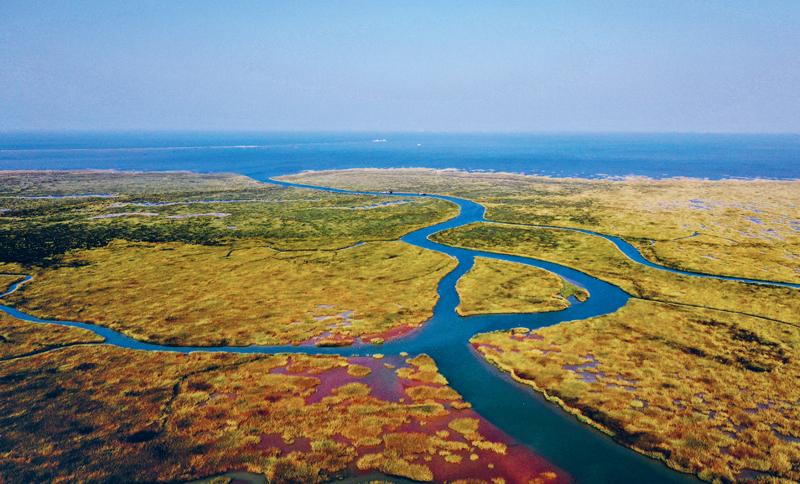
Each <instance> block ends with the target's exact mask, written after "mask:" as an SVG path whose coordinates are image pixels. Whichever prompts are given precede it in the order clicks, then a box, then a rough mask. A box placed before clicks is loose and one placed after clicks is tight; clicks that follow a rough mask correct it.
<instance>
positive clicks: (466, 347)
mask: <svg viewBox="0 0 800 484" xmlns="http://www.w3.org/2000/svg"><path fill="white" fill-rule="evenodd" d="M270 182H272V183H276V184H279V185H283V186H287V187H296V188H307V189H313V190H325V191H329V192H335V193H350V194H362V195H380V196H387V195H393V196H399V197H404V198H413V197H433V198H438V199H442V200H447V201H449V202H452V203H454V204H456V205H458V207H459V208H460V212H459V214H458V215H457V216H456V217H454V218H452V219H449V220H447V221H444V222H441V223H438V224H435V225H432V226H429V227H425V228H422V229H419V230H416V231H413V232H411V233H409V234H406V235H405V236H403V237H402V238H401V240H402V241H404V242H406V243H409V244H412V245H415V246H418V247H422V248H425V249H430V250H435V251H438V252H442V253H444V254H447V255H449V256H451V257H454V258H456V259H457V260H458V266H457V267H456V268H455V269H453V270H452V271H451V272H450V273H449V274H447V275H446V276H445V277H444V278H443V279H442V280H441V281H440V282H439V287H438V292H439V300H438V301H437V303H436V306H435V307H434V310H433V316H432V317H431V318H430V320H428V321H427V322H426V323H425V324H424V325H423V326H422V327H421V328H420V329H418V330H416V331H414V332H412V333H410V334H409V335H407V336H405V337H402V338H399V339H396V340H392V341H389V342H387V343H385V344H383V345H381V346H370V345H368V346H353V347H340V348H323V347H307V346H288V345H287V346H247V347H195V346H164V345H158V344H151V343H145V342H141V341H137V340H135V339H132V338H129V337H127V336H125V335H123V334H121V333H118V332H116V331H113V330H111V329H109V328H105V327H102V326H96V325H92V324H87V323H81V322H74V321H53V320H45V319H40V318H37V317H35V316H32V315H29V314H26V313H24V312H22V311H20V310H18V309H16V308H14V307H11V306H0V310H2V311H3V312H5V313H7V314H9V315H11V316H13V317H16V318H18V319H21V320H25V321H30V322H33V323H53V324H59V325H62V326H72V327H78V328H84V329H88V330H90V331H93V332H94V333H96V334H98V335H100V336H102V337H104V338H105V344H110V345H114V346H119V347H122V348H129V349H134V350H143V351H171V352H181V353H189V352H194V351H207V352H229V353H263V354H274V353H287V352H289V353H309V354H338V355H343V356H353V355H366V354H370V353H375V352H380V353H383V354H388V355H391V354H398V353H400V352H403V351H405V352H407V353H410V354H419V353H427V354H428V355H430V356H431V357H433V358H434V360H435V361H436V363H437V365H438V366H439V370H440V371H441V373H442V374H443V375H444V376H445V377H446V378H447V380H448V382H449V383H450V386H451V387H452V388H454V389H455V390H456V391H458V392H459V393H460V394H461V395H462V396H463V397H464V400H465V401H468V402H470V403H471V404H472V405H473V408H474V409H475V410H476V411H477V412H478V413H479V414H481V415H482V416H483V417H484V418H486V419H487V420H488V421H490V422H491V423H492V424H494V425H496V426H497V427H499V428H500V429H502V430H503V431H505V432H506V433H508V434H509V435H510V436H512V437H513V438H515V439H516V440H517V441H519V442H521V443H522V444H524V445H527V446H529V447H531V448H532V449H533V450H534V451H535V452H536V453H537V454H539V455H541V456H542V457H544V458H545V459H547V460H549V461H551V462H552V463H553V464H555V465H557V466H559V467H561V468H562V469H564V470H566V471H567V472H568V473H569V474H571V475H572V476H573V477H574V478H575V480H576V481H578V482H587V483H588V482H592V483H595V482H648V483H660V482H684V481H692V480H694V478H693V477H692V476H688V475H685V474H681V473H678V472H675V471H673V470H671V469H669V468H667V467H666V466H665V465H663V464H662V463H660V462H658V461H655V460H653V459H650V458H647V457H645V456H643V455H640V454H638V453H636V452H633V451H631V450H629V449H627V448H625V447H623V446H621V445H618V444H616V443H614V442H613V440H612V439H611V438H610V437H608V436H606V435H604V434H602V433H600V432H599V431H597V430H595V429H593V428H592V427H589V426H587V425H584V424H582V423H580V422H579V421H578V420H577V419H575V418H574V417H572V416H571V415H568V414H567V413H565V412H563V411H562V410H561V409H559V408H558V407H557V406H555V405H554V404H551V403H549V402H547V401H546V400H545V399H544V398H543V397H542V396H541V395H539V394H538V393H536V392H534V391H533V390H532V389H531V388H529V387H526V386H524V385H522V384H519V383H517V382H515V381H513V380H512V379H511V378H509V377H508V376H507V375H506V374H504V373H503V372H501V371H499V370H497V369H495V368H494V367H491V366H490V365H488V364H486V363H485V362H484V360H483V359H482V358H481V357H480V355H478V354H477V353H476V352H475V351H474V350H473V349H472V347H471V346H470V344H469V339H470V338H471V337H472V336H474V335H475V334H478V333H482V332H487V331H496V330H502V329H509V328H515V327H526V328H531V329H534V328H541V327H545V326H550V325H553V324H557V323H561V322H564V321H572V320H579V319H585V318H590V317H594V316H601V315H604V314H609V313H612V312H614V311H616V310H617V309H619V308H620V307H622V306H623V305H624V304H625V303H626V302H627V301H628V295H627V294H626V293H625V292H623V291H622V290H621V289H620V288H618V287H616V286H614V285H612V284H609V283H607V282H604V281H601V280H599V279H596V278H594V277H591V276H589V275H587V274H585V273H583V272H580V271H577V270H575V269H571V268H569V267H566V266H562V265H559V264H555V263H551V262H546V261H541V260H537V259H534V258H529V257H521V256H513V255H505V254H498V253H492V252H485V251H479V250H470V249H463V248H456V247H451V246H447V245H442V244H439V243H436V242H433V241H431V240H430V239H429V237H430V236H431V235H432V234H434V233H436V232H439V231H442V230H447V229H451V228H455V227H460V226H462V225H466V224H469V223H475V222H485V221H486V220H485V218H484V212H485V210H484V207H483V206H481V205H479V204H478V203H475V202H473V201H470V200H464V199H460V198H455V197H448V196H440V195H424V194H414V193H393V194H387V193H377V192H354V191H348V190H340V189H333V188H325V187H317V186H311V185H302V184H294V183H288V182H284V181H279V180H270ZM551 228H558V227H551ZM559 229H561V228H559ZM581 231H582V232H587V233H591V234H592V235H597V236H601V237H604V238H606V239H608V240H610V241H612V242H613V243H614V244H615V245H616V246H617V247H618V248H619V249H620V250H621V251H622V252H623V253H625V254H626V255H628V256H629V257H630V258H631V259H633V260H634V261H636V262H639V263H642V264H646V265H648V266H651V267H656V268H659V269H663V270H670V271H673V272H679V273H682V274H687V275H692V276H699V277H716V278H719V279H729V280H737V281H742V282H750V283H759V284H776V285H783V286H789V287H795V288H800V284H789V283H772V282H769V281H756V280H748V279H739V278H733V277H725V276H713V275H709V274H700V273H694V272H686V271H678V270H674V269H670V268H666V267H663V266H659V265H657V264H654V263H652V262H650V261H648V260H647V259H645V258H644V257H643V256H642V255H641V253H639V251H638V250H636V248H635V247H633V246H631V245H630V244H628V243H627V242H625V241H624V240H622V239H618V238H615V237H611V236H606V235H604V234H597V233H594V232H589V231H583V230H581ZM476 256H481V257H488V258H493V259H500V260H505V261H511V262H516V263H520V264H526V265H530V266H535V267H539V268H542V269H545V270H548V271H551V272H553V273H555V274H558V275H559V276H561V277H563V278H564V279H566V280H568V281H569V282H571V283H573V284H575V285H577V286H580V287H583V288H584V289H586V290H588V291H589V294H591V297H590V298H589V299H588V300H587V301H586V302H583V303H578V302H577V301H574V300H573V301H572V302H573V304H572V305H571V306H570V307H569V308H567V309H565V310H563V311H558V312H549V313H535V314H492V315H476V316H466V317H463V316H459V315H458V314H457V313H456V311H455V309H456V307H457V306H458V303H459V298H458V294H457V292H456V289H455V287H456V282H457V281H458V279H459V278H460V277H461V276H463V275H464V274H465V273H466V272H467V271H469V269H470V268H471V267H472V265H473V264H474V261H475V257H476ZM28 281H30V277H29V276H28V277H26V278H25V279H23V280H22V281H19V282H17V283H15V284H13V285H11V286H10V287H9V288H8V290H7V291H6V292H5V293H4V294H1V295H0V298H2V297H5V296H7V295H8V294H10V293H12V292H14V291H16V290H18V289H19V288H20V287H21V286H22V285H23V284H25V283H27V282H28Z"/></svg>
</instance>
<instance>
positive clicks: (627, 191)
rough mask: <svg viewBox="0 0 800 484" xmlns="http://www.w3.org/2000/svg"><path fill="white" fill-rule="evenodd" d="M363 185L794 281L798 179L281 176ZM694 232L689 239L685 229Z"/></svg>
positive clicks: (370, 172)
mask: <svg viewBox="0 0 800 484" xmlns="http://www.w3.org/2000/svg"><path fill="white" fill-rule="evenodd" d="M286 178H287V179H291V180H295V181H301V182H304V183H312V184H320V185H326V186H336V187H340V188H351V187H352V188H358V189H371V190H389V189H392V190H395V191H414V192H420V191H422V192H427V193H446V194H453V195H457V196H463V197H466V198H470V199H473V200H475V201H478V202H480V203H482V204H483V205H485V206H486V207H487V218H489V219H491V220H496V221H503V222H513V223H532V224H545V225H561V226H568V227H579V228H586V229H591V230H595V231H598V232H603V233H609V234H612V235H618V236H621V237H625V238H627V239H629V240H630V241H631V242H633V243H635V244H636V245H638V246H639V247H640V248H641V249H642V250H643V251H644V253H645V254H646V255H647V256H648V257H650V258H651V259H653V260H656V261H659V262H662V263H664V264H667V265H671V266H674V267H678V268H683V269H689V270H695V271H701V272H710V273H718V274H727V275H734V276H740V277H749V278H756V279H772V280H785V281H790V282H800V181H774V180H721V181H708V180H695V179H666V180H652V179H647V178H626V179H623V180H586V179H570V178H565V179H558V178H547V177H537V176H524V175H515V174H507V173H505V174H504V173H465V172H458V171H454V170H424V169H397V170H376V169H364V170H345V171H323V172H311V173H303V174H300V175H295V176H291V177H286ZM695 232H696V233H698V234H700V235H699V236H697V237H690V236H691V235H692V234H694V233H695Z"/></svg>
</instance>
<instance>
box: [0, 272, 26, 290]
mask: <svg viewBox="0 0 800 484" xmlns="http://www.w3.org/2000/svg"><path fill="white" fill-rule="evenodd" d="M23 278H24V276H22V275H19V274H0V293H4V292H6V291H7V290H8V289H9V287H10V286H11V285H12V284H14V283H15V282H19V281H21V280H22V279H23Z"/></svg>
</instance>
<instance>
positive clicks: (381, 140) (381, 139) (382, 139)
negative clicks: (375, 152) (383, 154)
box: [372, 138, 386, 143]
mask: <svg viewBox="0 0 800 484" xmlns="http://www.w3.org/2000/svg"><path fill="white" fill-rule="evenodd" d="M372 142H373V143H386V138H378V139H374V140H372Z"/></svg>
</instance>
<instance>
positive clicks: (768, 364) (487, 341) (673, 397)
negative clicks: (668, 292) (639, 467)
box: [472, 300, 800, 481]
mask: <svg viewBox="0 0 800 484" xmlns="http://www.w3.org/2000/svg"><path fill="white" fill-rule="evenodd" d="M472 343H473V344H474V345H475V346H476V348H477V349H478V351H479V352H480V353H481V354H482V355H483V356H484V357H485V358H487V359H488V360H489V361H490V362H492V363H494V364H495V365H497V366H498V367H500V368H501V369H503V370H504V371H507V372H509V373H510V374H511V375H512V376H514V377H515V379H517V380H518V381H521V382H523V383H526V384H528V385H531V386H532V387H534V388H536V389H537V390H539V391H542V392H544V393H545V394H546V395H547V396H548V397H549V398H550V399H551V400H553V401H555V402H557V403H558V404H560V405H561V406H563V407H564V408H565V409H567V410H569V411H571V412H573V413H575V414H576V415H579V416H580V417H581V418H582V419H584V420H585V421H587V422H589V423H591V424H593V425H595V426H597V427H598V428H601V429H603V430H604V431H606V432H608V433H610V434H611V435H613V436H614V438H615V439H617V440H618V441H619V442H620V443H622V444H625V445H628V446H630V447H633V448H634V449H637V450H639V451H641V452H643V453H646V454H649V455H652V456H654V457H658V458H660V459H663V460H665V461H666V462H667V463H668V464H669V465H671V466H673V467H675V468H677V469H681V470H684V471H690V472H694V473H698V474H699V475H700V476H701V477H702V478H704V479H708V480H715V479H724V480H735V479H742V478H744V477H745V476H747V475H762V476H764V477H768V476H773V477H775V478H778V479H783V480H786V481H796V480H797V479H800V471H798V463H799V462H800V445H798V442H800V440H799V439H800V418H798V417H800V415H799V414H798V410H797V402H798V399H800V387H798V385H797V381H798V379H800V329H798V328H797V327H794V326H789V325H783V324H777V323H775V322H772V321H767V320H763V319H760V318H754V317H748V316H742V315H737V314H732V313H727V312H719V311H713V310H708V309H698V308H687V307H684V306H677V305H672V304H665V303H656V302H650V301H643V300H632V301H631V302H630V303H629V304H628V305H627V306H625V307H624V308H623V309H622V310H620V311H619V312H617V313H614V314H611V315H607V316H602V317H598V318H593V319H589V320H585V321H575V322H571V323H563V324H561V325H558V326H555V327H551V328H546V329H540V330H535V331H531V332H528V331H527V330H515V331H506V332H497V333H489V334H482V335H479V336H476V337H474V338H473V339H472Z"/></svg>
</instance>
